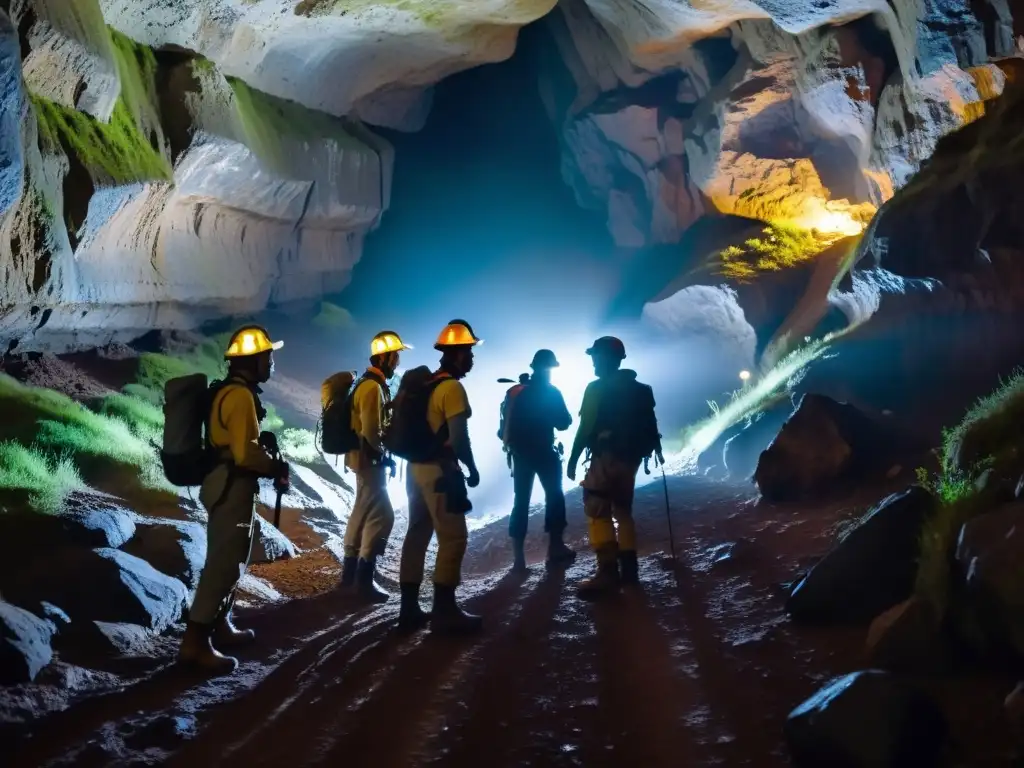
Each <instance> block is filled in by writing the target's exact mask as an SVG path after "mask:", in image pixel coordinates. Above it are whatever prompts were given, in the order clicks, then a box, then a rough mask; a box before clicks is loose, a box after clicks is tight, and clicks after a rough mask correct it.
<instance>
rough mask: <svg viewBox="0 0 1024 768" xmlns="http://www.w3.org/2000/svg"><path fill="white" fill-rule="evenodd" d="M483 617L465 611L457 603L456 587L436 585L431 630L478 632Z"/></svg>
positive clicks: (452, 632)
mask: <svg viewBox="0 0 1024 768" xmlns="http://www.w3.org/2000/svg"><path fill="white" fill-rule="evenodd" d="M482 627H483V619H482V618H481V617H479V616H476V615H474V614H472V613H465V612H463V611H462V609H460V608H459V606H458V605H456V603H455V587H446V586H445V585H443V584H435V585H434V610H433V611H432V612H431V615H430V631H431V632H439V633H442V634H446V635H467V634H471V633H473V632H478V631H479V630H480V629H481V628H482Z"/></svg>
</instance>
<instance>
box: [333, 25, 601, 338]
mask: <svg viewBox="0 0 1024 768" xmlns="http://www.w3.org/2000/svg"><path fill="white" fill-rule="evenodd" d="M545 45H554V43H553V42H551V41H550V40H549V39H548V33H547V31H546V30H545V29H544V28H543V26H541V25H538V24H534V25H532V26H529V27H527V28H525V29H524V30H522V32H521V33H520V40H519V43H518V45H517V47H516V52H515V53H514V55H513V56H512V57H511V58H510V59H508V60H506V61H504V62H501V63H498V64H490V65H482V66H478V67H475V68H473V69H470V70H466V71H464V72H461V73H458V74H455V75H452V76H451V77H449V78H446V79H445V80H443V81H442V82H441V83H439V84H438V85H437V86H436V87H435V93H434V98H433V105H432V107H431V110H430V113H429V116H428V118H427V121H426V125H425V126H424V127H423V128H422V129H421V130H419V131H417V132H413V133H402V132H398V131H389V130H384V129H375V130H376V131H377V132H379V133H381V134H382V135H384V136H385V138H387V139H388V140H389V141H390V142H391V143H392V145H393V146H394V149H395V169H394V177H393V187H392V195H391V204H390V207H389V208H388V210H387V212H386V213H385V214H384V216H383V219H382V222H381V225H380V227H379V229H378V230H377V231H375V232H373V233H371V234H370V235H369V236H368V238H367V241H366V245H365V250H364V254H363V257H362V259H361V260H360V262H359V263H358V264H357V265H356V267H355V269H354V272H353V278H352V282H351V284H350V285H349V287H348V288H346V290H345V291H344V292H343V293H342V294H341V295H340V296H339V297H338V299H339V301H340V303H341V304H342V306H344V307H345V308H346V309H348V310H349V311H350V312H352V313H353V315H355V316H356V317H359V318H366V319H367V321H370V319H371V318H377V317H380V318H381V320H382V321H383V320H385V319H391V318H394V322H398V321H401V322H402V323H404V324H408V325H410V326H416V327H419V326H425V327H430V328H433V327H434V326H438V327H440V325H441V324H443V323H444V322H445V321H446V320H448V319H450V318H451V317H454V316H465V317H467V318H468V319H472V318H474V317H484V318H486V320H478V321H477V322H478V324H480V326H481V328H486V327H488V326H494V330H493V331H491V335H493V333H496V332H500V333H503V331H502V329H499V328H497V327H496V326H497V322H495V321H497V320H498V319H499V318H501V319H503V320H504V319H511V318H513V317H514V318H516V320H517V324H519V323H525V324H528V325H532V324H535V323H536V322H537V321H539V320H541V319H545V320H546V319H548V318H550V320H552V321H554V322H553V326H549V327H550V328H551V330H554V329H555V328H556V327H557V326H558V324H575V323H578V322H579V321H580V319H581V318H580V317H579V314H578V313H580V312H584V313H585V312H588V311H593V310H594V309H595V301H596V299H597V297H598V296H600V297H602V298H603V297H605V296H607V294H608V292H609V291H610V290H611V286H610V282H611V280H612V279H613V275H612V273H613V272H614V260H615V248H614V245H613V244H612V241H611V237H610V236H609V235H608V233H607V230H606V228H605V222H604V221H603V218H602V216H601V215H600V214H598V213H595V212H593V211H587V210H584V209H583V208H581V207H580V205H579V204H578V203H577V202H576V200H575V199H574V196H573V192H572V190H571V189H570V187H569V186H568V185H567V184H566V183H565V181H564V180H563V178H562V174H561V170H560V169H561V157H560V151H561V150H560V145H559V134H560V131H559V126H557V125H554V124H553V122H552V118H551V117H549V115H548V114H547V112H546V111H545V107H544V104H543V102H542V100H541V93H540V87H539V72H538V53H539V50H540V49H541V47H542V46H545ZM559 305H564V306H565V310H564V312H563V311H558V312H557V315H558V317H557V318H553V317H551V315H552V308H553V307H557V306H559ZM503 325H510V324H508V323H503ZM507 330H511V328H508V329H507ZM481 332H483V331H481Z"/></svg>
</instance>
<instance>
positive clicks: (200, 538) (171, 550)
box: [121, 518, 206, 591]
mask: <svg viewBox="0 0 1024 768" xmlns="http://www.w3.org/2000/svg"><path fill="white" fill-rule="evenodd" d="M121 549H122V551H124V552H127V553H128V554H130V555H134V556H135V557H138V558H141V559H142V560H145V561H146V562H147V563H149V564H150V565H152V566H153V567H154V568H156V569H157V570H158V571H160V572H161V573H165V574H167V575H168V576H173V577H174V578H176V579H178V580H179V581H181V582H183V583H184V584H185V586H186V587H187V588H188V589H189V591H192V590H194V589H195V588H196V585H197V584H198V583H199V574H200V573H201V572H202V570H203V562H204V561H205V559H206V527H205V526H204V525H202V524H201V523H196V522H193V521H190V520H170V519H166V518H165V519H159V520H147V521H145V522H144V523H143V522H141V521H140V524H139V525H138V527H137V528H136V530H135V535H134V536H133V537H132V539H131V541H129V542H128V543H127V544H125V545H124V546H123V547H122V548H121Z"/></svg>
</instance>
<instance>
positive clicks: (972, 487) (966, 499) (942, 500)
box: [917, 370, 1024, 610]
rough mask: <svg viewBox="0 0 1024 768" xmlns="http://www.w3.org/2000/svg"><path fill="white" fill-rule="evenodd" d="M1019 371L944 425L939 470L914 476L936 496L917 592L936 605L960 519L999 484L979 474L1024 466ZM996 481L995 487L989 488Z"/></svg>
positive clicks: (945, 587)
mask: <svg viewBox="0 0 1024 768" xmlns="http://www.w3.org/2000/svg"><path fill="white" fill-rule="evenodd" d="M1022 425H1024V371H1019V370H1018V371H1016V372H1015V373H1014V374H1013V376H1011V377H1010V378H1009V379H1008V380H1007V381H1005V382H1003V383H1002V384H1001V385H1000V386H999V387H998V388H997V389H996V390H995V391H994V392H992V394H990V395H988V396H986V397H983V398H981V399H980V400H978V402H977V403H975V404H974V405H973V406H972V407H971V408H970V409H969V410H968V411H967V413H966V414H965V415H964V418H963V419H962V420H961V421H960V423H959V424H957V425H956V426H954V427H952V428H951V429H948V430H945V432H944V434H943V444H942V446H941V448H940V450H939V459H940V470H939V474H938V476H936V477H934V478H932V477H929V476H928V473H927V472H926V471H924V470H921V469H919V470H918V479H919V481H920V482H921V484H922V485H924V486H926V487H927V488H929V489H930V490H931V491H932V492H933V493H935V495H936V496H937V497H938V499H939V509H938V513H937V514H936V515H935V516H934V517H933V518H932V519H931V520H929V522H928V523H927V524H926V525H925V528H924V530H923V531H922V532H921V544H920V555H919V558H918V575H917V592H918V594H920V595H921V596H922V597H924V598H925V599H927V600H929V601H930V602H932V603H933V604H934V605H935V606H936V607H937V608H938V609H940V610H942V609H945V608H946V607H947V604H948V601H949V585H950V576H951V574H950V562H951V558H952V554H953V552H954V550H955V547H956V542H957V539H958V537H959V535H960V529H961V528H962V527H963V525H964V523H966V522H968V521H969V520H971V519H973V518H975V517H977V516H978V515H980V514H983V513H985V512H987V511H989V510H990V509H991V508H992V506H993V503H994V502H993V498H992V494H993V493H997V492H998V483H995V484H987V483H985V482H983V481H982V475H983V474H984V473H985V472H987V471H991V472H993V473H994V474H993V476H994V477H1001V476H1006V475H1011V476H1012V475H1014V474H1016V473H1017V472H1019V471H1020V470H1021V469H1022V468H1024V466H1022V461H1021V453H1020V451H1021V443H1022V439H1024V426H1022ZM993 486H995V487H993Z"/></svg>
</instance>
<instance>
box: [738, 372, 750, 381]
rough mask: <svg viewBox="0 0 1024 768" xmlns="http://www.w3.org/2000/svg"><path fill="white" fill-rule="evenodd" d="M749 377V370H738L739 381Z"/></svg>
mask: <svg viewBox="0 0 1024 768" xmlns="http://www.w3.org/2000/svg"><path fill="white" fill-rule="evenodd" d="M749 379H750V371H740V381H747V380H749Z"/></svg>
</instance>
